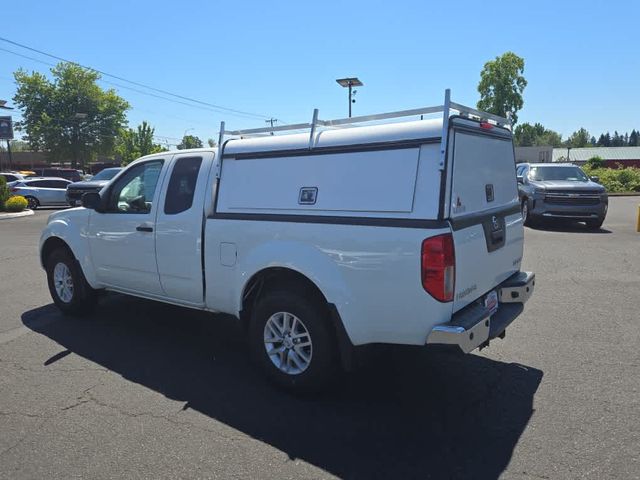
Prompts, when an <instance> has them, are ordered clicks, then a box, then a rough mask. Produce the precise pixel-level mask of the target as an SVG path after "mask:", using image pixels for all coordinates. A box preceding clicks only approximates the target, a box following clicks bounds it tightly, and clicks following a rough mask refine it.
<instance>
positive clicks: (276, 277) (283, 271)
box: [240, 266, 354, 370]
mask: <svg viewBox="0 0 640 480" xmlns="http://www.w3.org/2000/svg"><path fill="white" fill-rule="evenodd" d="M280 288H290V289H291V290H295V291H298V292H301V293H303V294H304V295H305V296H307V295H308V296H310V297H311V298H312V299H314V300H315V301H316V302H318V304H319V305H322V307H323V308H325V312H326V318H327V321H328V324H329V327H330V329H331V333H332V334H333V336H334V339H335V341H336V342H337V347H338V352H339V354H340V363H341V364H342V366H343V368H345V369H347V370H351V369H353V366H354V346H353V343H352V342H351V340H350V339H349V335H348V334H347V331H346V329H345V327H344V324H343V322H342V318H341V317H340V313H339V312H338V309H337V307H336V305H335V304H333V303H331V302H330V301H329V300H327V297H326V296H325V294H324V293H323V292H322V290H321V289H320V287H319V286H318V285H316V283H315V282H314V281H313V280H311V279H310V278H309V277H308V276H306V275H305V274H303V273H301V272H299V271H297V270H294V269H292V268H289V267H274V266H271V267H266V268H263V269H261V270H259V271H257V272H255V273H254V274H253V275H252V276H251V278H249V280H248V281H247V282H246V283H245V285H244V288H243V289H242V297H241V310H240V319H241V320H242V321H243V322H245V324H246V325H248V323H249V319H250V318H251V311H252V310H253V308H254V307H255V305H256V302H257V301H258V299H259V298H260V296H261V295H264V294H265V293H267V292H270V291H274V290H277V289H280Z"/></svg>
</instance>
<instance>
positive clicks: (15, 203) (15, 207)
mask: <svg viewBox="0 0 640 480" xmlns="http://www.w3.org/2000/svg"><path fill="white" fill-rule="evenodd" d="M27 205H28V202H27V199H26V198H24V197H21V196H20V195H16V196H14V197H11V198H10V199H9V200H7V201H6V202H5V204H4V208H5V210H6V211H7V212H21V211H23V210H24V209H25V208H27Z"/></svg>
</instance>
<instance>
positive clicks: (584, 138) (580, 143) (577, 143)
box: [566, 128, 591, 148]
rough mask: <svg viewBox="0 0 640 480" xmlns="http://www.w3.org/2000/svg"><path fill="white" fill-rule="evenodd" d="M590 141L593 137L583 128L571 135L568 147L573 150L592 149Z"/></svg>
mask: <svg viewBox="0 0 640 480" xmlns="http://www.w3.org/2000/svg"><path fill="white" fill-rule="evenodd" d="M590 139H591V135H590V134H589V132H588V131H587V130H586V129H585V128H581V129H580V130H576V131H575V132H573V133H572V134H571V136H570V137H569V138H568V139H567V142H566V145H567V146H568V147H572V148H582V147H590V146H591V143H590Z"/></svg>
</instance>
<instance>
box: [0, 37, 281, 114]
mask: <svg viewBox="0 0 640 480" xmlns="http://www.w3.org/2000/svg"><path fill="white" fill-rule="evenodd" d="M0 41H3V42H6V43H9V44H11V45H15V46H17V47H20V48H24V49H26V50H29V51H32V52H35V53H38V54H40V55H44V56H46V57H50V58H54V59H56V60H59V61H61V62H67V63H73V64H75V65H78V66H80V67H82V68H84V69H86V70H92V71H94V72H96V73H99V74H100V75H104V76H106V77H111V78H115V79H116V80H120V81H123V82H127V83H130V84H132V85H136V86H138V87H142V88H147V89H149V90H153V91H155V92H158V93H162V94H164V95H169V96H172V97H176V98H180V99H182V100H187V101H189V102H193V103H197V104H200V105H206V106H208V107H211V108H214V109H217V110H220V111H223V112H226V113H229V114H236V115H243V116H249V117H255V118H263V119H265V118H270V117H269V116H268V115H262V114H259V113H252V112H244V111H242V110H236V109H234V108H228V107H223V106H221V105H216V104H214V103H209V102H205V101H202V100H198V99H195V98H191V97H187V96H184V95H179V94H177V93H172V92H169V91H167V90H163V89H160V88H155V87H152V86H150V85H146V84H144V83H140V82H136V81H133V80H128V79H126V78H124V77H120V76H118V75H113V74H111V73H107V72H104V71H102V70H98V69H96V68H93V67H87V66H85V65H82V64H80V63H78V62H72V61H70V60H67V59H65V58H62V57H59V56H57V55H53V54H51V53H47V52H44V51H42V50H38V49H36V48H33V47H29V46H27V45H24V44H21V43H18V42H14V41H13V40H9V39H8V38H4V37H0Z"/></svg>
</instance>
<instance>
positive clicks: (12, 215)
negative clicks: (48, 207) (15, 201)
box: [0, 210, 33, 220]
mask: <svg viewBox="0 0 640 480" xmlns="http://www.w3.org/2000/svg"><path fill="white" fill-rule="evenodd" d="M29 215H33V210H23V211H22V212H0V220H5V219H8V218H18V217H28V216H29Z"/></svg>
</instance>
